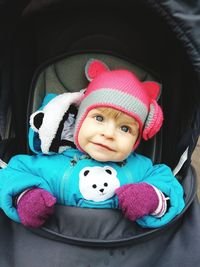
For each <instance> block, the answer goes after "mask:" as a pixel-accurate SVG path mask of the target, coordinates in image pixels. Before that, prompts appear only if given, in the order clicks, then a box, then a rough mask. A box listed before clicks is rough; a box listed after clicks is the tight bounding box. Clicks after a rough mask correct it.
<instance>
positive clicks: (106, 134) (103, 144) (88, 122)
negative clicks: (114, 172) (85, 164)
mask: <svg viewBox="0 0 200 267" xmlns="http://www.w3.org/2000/svg"><path fill="white" fill-rule="evenodd" d="M104 110H105V109H102V108H97V109H92V110H91V111H90V112H89V113H88V115H87V117H86V118H85V120H84V121H83V124H82V126H81V128H80V131H79V135H78V142H79V145H80V147H81V148H82V149H83V150H84V151H85V152H86V153H87V154H89V155H90V156H91V157H92V158H94V159H95V160H98V161H102V162H105V161H116V162H118V161H123V160H124V159H126V158H127V157H128V156H129V154H130V153H131V152H132V149H133V146H134V144H135V143H136V141H137V138H138V133H139V125H138V122H137V121H136V120H135V119H134V118H132V117H130V116H128V115H126V114H123V113H121V114H120V116H118V117H117V118H116V117H115V116H112V114H107V113H105V112H104Z"/></svg>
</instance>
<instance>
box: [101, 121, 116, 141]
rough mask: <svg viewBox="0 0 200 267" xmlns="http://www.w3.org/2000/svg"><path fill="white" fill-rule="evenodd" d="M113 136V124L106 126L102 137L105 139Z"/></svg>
mask: <svg viewBox="0 0 200 267" xmlns="http://www.w3.org/2000/svg"><path fill="white" fill-rule="evenodd" d="M114 134H115V126H114V125H113V124H111V123H110V124H109V123H108V124H106V125H105V127H104V130H103V135H104V136H106V137H107V138H112V137H113V136H114Z"/></svg>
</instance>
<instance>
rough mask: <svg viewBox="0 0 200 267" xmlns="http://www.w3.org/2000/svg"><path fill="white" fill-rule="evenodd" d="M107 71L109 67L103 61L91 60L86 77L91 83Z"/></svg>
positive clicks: (88, 63) (86, 68)
mask: <svg viewBox="0 0 200 267" xmlns="http://www.w3.org/2000/svg"><path fill="white" fill-rule="evenodd" d="M105 71H109V68H108V66H107V65H106V64H105V63H104V62H103V61H101V60H98V59H93V58H92V59H89V60H88V62H87V64H86V66H85V75H86V78H87V79H88V81H90V82H91V81H92V80H93V79H94V78H96V77H97V76H98V75H99V74H101V73H102V72H105Z"/></svg>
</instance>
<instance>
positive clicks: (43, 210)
mask: <svg viewBox="0 0 200 267" xmlns="http://www.w3.org/2000/svg"><path fill="white" fill-rule="evenodd" d="M55 203H56V198H55V197H54V196H52V195H51V194H50V193H49V192H48V191H46V190H44V189H41V188H34V189H30V190H28V191H27V192H25V193H24V194H23V195H22V196H21V197H20V198H19V200H18V203H17V211H18V214H19V217H20V219H21V222H22V224H23V225H25V226H29V227H34V228H36V227H40V226H41V225H42V224H44V223H45V221H46V220H47V218H48V217H49V215H51V214H52V213H53V211H54V204H55Z"/></svg>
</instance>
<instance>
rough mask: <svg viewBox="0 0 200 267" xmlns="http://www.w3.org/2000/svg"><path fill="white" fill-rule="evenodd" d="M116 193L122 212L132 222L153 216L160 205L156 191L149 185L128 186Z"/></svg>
mask: <svg viewBox="0 0 200 267" xmlns="http://www.w3.org/2000/svg"><path fill="white" fill-rule="evenodd" d="M115 193H116V194H117V196H118V199H119V206H120V208H121V209H122V212H123V213H124V214H125V216H126V217H127V218H129V219H130V220H132V221H135V220H137V219H139V218H141V217H143V216H145V215H149V214H152V213H153V212H155V210H156V209H157V207H158V205H159V198H158V194H157V193H156V190H155V189H154V187H153V186H151V185H149V184H147V183H138V184H137V183H136V184H126V185H123V186H121V187H119V188H117V189H116V191H115Z"/></svg>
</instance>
